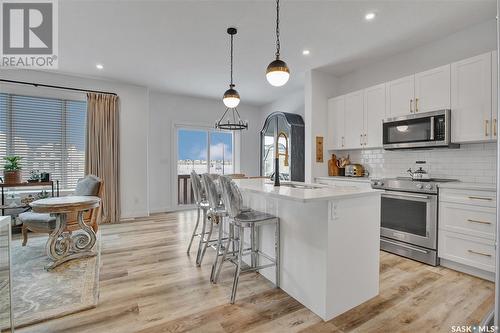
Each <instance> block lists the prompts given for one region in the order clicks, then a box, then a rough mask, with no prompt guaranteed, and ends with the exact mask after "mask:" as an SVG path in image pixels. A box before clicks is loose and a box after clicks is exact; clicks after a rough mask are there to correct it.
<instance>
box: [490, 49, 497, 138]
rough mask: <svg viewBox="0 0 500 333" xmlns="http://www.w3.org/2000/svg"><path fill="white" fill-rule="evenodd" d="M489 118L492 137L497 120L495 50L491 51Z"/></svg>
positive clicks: (494, 134)
mask: <svg viewBox="0 0 500 333" xmlns="http://www.w3.org/2000/svg"><path fill="white" fill-rule="evenodd" d="M491 88H492V89H491V100H492V109H491V118H492V121H493V128H492V133H493V139H496V138H497V136H498V129H497V126H498V124H497V121H498V58H497V51H493V52H492V53H491Z"/></svg>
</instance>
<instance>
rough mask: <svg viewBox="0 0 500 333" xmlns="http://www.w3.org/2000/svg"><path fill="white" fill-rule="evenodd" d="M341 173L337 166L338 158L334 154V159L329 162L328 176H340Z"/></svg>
mask: <svg viewBox="0 0 500 333" xmlns="http://www.w3.org/2000/svg"><path fill="white" fill-rule="evenodd" d="M339 175H340V171H339V167H338V166H337V156H335V154H332V158H331V159H329V160H328V176H339Z"/></svg>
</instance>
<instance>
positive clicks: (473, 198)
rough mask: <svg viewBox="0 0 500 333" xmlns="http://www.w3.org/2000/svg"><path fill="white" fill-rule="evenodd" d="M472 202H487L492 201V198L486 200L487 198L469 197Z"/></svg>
mask: <svg viewBox="0 0 500 333" xmlns="http://www.w3.org/2000/svg"><path fill="white" fill-rule="evenodd" d="M469 199H471V200H485V201H492V200H493V199H492V198H485V197H469Z"/></svg>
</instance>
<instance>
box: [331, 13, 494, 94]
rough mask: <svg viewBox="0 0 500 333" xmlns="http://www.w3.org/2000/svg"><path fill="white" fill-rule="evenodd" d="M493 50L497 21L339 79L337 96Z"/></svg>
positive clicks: (396, 56) (387, 58) (374, 63)
mask: <svg viewBox="0 0 500 333" xmlns="http://www.w3.org/2000/svg"><path fill="white" fill-rule="evenodd" d="M496 48H497V45H496V21H495V20H490V21H486V22H483V23H481V24H479V25H475V26H472V27H470V28H468V29H465V30H462V31H459V32H457V33H454V34H452V35H450V36H448V37H445V38H443V39H440V40H437V41H434V42H432V43H429V44H426V45H422V46H420V47H417V48H415V49H412V50H409V51H407V52H403V53H399V54H396V55H393V56H390V57H386V58H384V59H383V60H381V61H378V62H377V61H375V62H373V63H372V64H369V65H367V66H364V67H361V68H359V69H357V70H355V71H353V72H351V73H349V74H346V75H344V76H341V77H339V86H338V87H339V89H338V90H337V95H343V94H345V93H349V92H352V91H356V90H359V89H363V88H368V87H370V86H372V85H375V84H379V83H383V82H387V81H390V80H394V79H398V78H401V77H403V76H406V75H410V74H414V73H417V72H422V71H425V70H428V69H432V68H435V67H439V66H441V65H446V64H449V63H451V62H455V61H458V60H462V59H466V58H469V57H472V56H475V55H478V54H482V53H486V52H489V51H492V50H495V49H496Z"/></svg>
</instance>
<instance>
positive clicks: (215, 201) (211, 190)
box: [198, 173, 226, 279]
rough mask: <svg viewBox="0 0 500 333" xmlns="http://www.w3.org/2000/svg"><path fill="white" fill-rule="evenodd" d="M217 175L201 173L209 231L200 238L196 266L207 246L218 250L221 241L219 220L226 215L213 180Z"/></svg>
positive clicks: (201, 259)
mask: <svg viewBox="0 0 500 333" xmlns="http://www.w3.org/2000/svg"><path fill="white" fill-rule="evenodd" d="M218 177H219V176H218V175H213V174H208V173H204V174H202V175H201V182H202V183H203V188H204V191H205V194H206V198H207V202H208V210H207V215H208V219H207V221H206V223H209V232H208V237H207V238H206V239H204V238H202V239H200V249H201V255H200V258H199V262H198V266H200V265H201V262H202V261H203V257H204V256H205V252H206V250H207V247H209V246H210V247H212V248H214V249H216V250H218V246H219V244H220V243H221V241H222V231H221V226H222V223H221V222H220V221H222V218H223V217H224V216H225V215H226V211H225V208H224V205H222V202H221V200H220V195H219V192H220V191H218V187H217V184H216V183H215V181H214V180H216V179H217V178H218ZM206 223H205V225H204V228H206ZM214 224H219V234H218V237H217V239H211V236H212V231H213V227H214ZM217 257H218V255H216V258H217ZM212 275H213V273H212V274H211V275H210V276H211V277H212ZM210 279H211V278H210Z"/></svg>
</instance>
